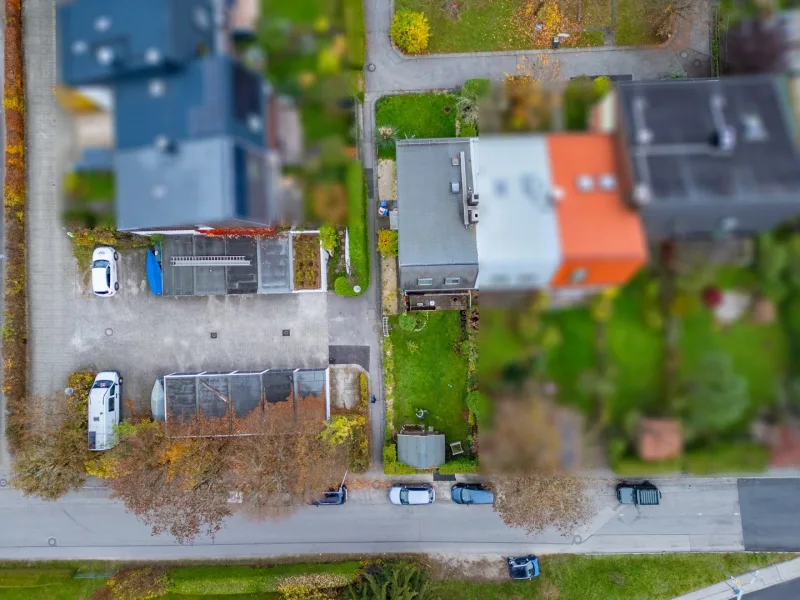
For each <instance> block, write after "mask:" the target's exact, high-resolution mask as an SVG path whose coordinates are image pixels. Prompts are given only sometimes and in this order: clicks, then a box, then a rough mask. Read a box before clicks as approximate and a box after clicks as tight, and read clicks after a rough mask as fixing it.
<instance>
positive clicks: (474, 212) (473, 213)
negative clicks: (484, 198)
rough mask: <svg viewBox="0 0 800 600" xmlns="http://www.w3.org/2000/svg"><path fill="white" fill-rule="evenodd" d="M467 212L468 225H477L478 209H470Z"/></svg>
mask: <svg viewBox="0 0 800 600" xmlns="http://www.w3.org/2000/svg"><path fill="white" fill-rule="evenodd" d="M468 212H469V224H470V225H476V224H477V223H478V209H477V208H470V209H469V211H468Z"/></svg>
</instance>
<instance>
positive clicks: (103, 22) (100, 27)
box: [94, 16, 111, 31]
mask: <svg viewBox="0 0 800 600" xmlns="http://www.w3.org/2000/svg"><path fill="white" fill-rule="evenodd" d="M94 28H95V30H97V31H108V30H109V29H110V28H111V17H106V16H101V17H97V18H96V19H95V20H94Z"/></svg>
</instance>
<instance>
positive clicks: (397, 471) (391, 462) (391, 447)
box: [383, 442, 418, 475]
mask: <svg viewBox="0 0 800 600" xmlns="http://www.w3.org/2000/svg"><path fill="white" fill-rule="evenodd" d="M383 472H384V473H385V474H386V475H414V474H416V473H417V472H418V471H417V470H416V469H415V468H414V467H410V466H408V465H407V464H404V463H401V462H400V461H398V460H397V444H395V443H394V442H390V443H387V444H386V445H384V447H383Z"/></svg>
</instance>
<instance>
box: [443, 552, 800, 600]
mask: <svg viewBox="0 0 800 600" xmlns="http://www.w3.org/2000/svg"><path fill="white" fill-rule="evenodd" d="M795 557H796V555H793V554H750V553H737V554H660V555H638V556H637V555H617V556H563V555H553V556H544V557H541V558H540V564H541V569H542V576H541V577H539V578H538V579H536V580H533V581H530V582H511V581H509V582H507V583H503V584H491V583H475V582H469V581H446V582H442V583H439V584H437V585H436V594H435V595H436V597H437V598H439V599H440V600H521V599H534V598H538V599H541V600H545V599H547V598H558V600H612V599H613V600H618V599H623V598H624V599H625V600H671V599H672V598H674V597H675V596H679V595H681V594H685V593H687V592H689V591H691V590H694V589H697V588H703V587H706V586H708V585H712V584H714V583H718V582H720V581H722V580H724V579H727V578H728V576H729V575H731V574H736V575H742V574H744V573H747V572H749V571H751V570H754V569H756V568H763V567H765V566H767V565H770V564H774V563H776V562H782V561H786V560H791V559H793V558H795Z"/></svg>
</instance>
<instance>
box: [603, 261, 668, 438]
mask: <svg viewBox="0 0 800 600" xmlns="http://www.w3.org/2000/svg"><path fill="white" fill-rule="evenodd" d="M648 280H649V277H648V275H647V273H645V272H642V273H640V274H639V275H637V276H636V278H635V279H633V280H632V281H631V282H630V283H628V284H627V285H626V286H625V287H624V288H622V289H621V290H620V294H619V296H617V298H616V299H615V300H614V310H613V313H612V316H611V319H610V320H609V322H608V324H607V326H606V344H607V352H608V357H609V359H610V360H611V361H612V364H613V365H614V366H615V370H616V372H615V382H616V393H615V394H614V396H613V398H612V400H611V406H610V409H611V413H610V415H609V416H610V418H611V421H612V422H613V423H616V424H622V423H623V421H624V419H625V416H626V415H627V414H628V413H630V412H631V411H634V410H638V411H640V412H647V408H648V407H652V406H654V405H655V404H656V403H657V402H658V401H659V398H660V390H661V389H662V374H663V368H662V367H663V364H664V360H665V359H666V356H665V353H666V345H665V339H664V332H663V330H659V331H656V330H654V329H652V328H650V327H648V325H647V322H646V320H645V298H646V292H645V289H644V288H645V286H646V285H647V282H648Z"/></svg>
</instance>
